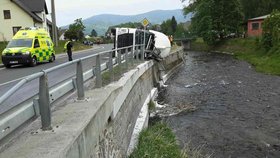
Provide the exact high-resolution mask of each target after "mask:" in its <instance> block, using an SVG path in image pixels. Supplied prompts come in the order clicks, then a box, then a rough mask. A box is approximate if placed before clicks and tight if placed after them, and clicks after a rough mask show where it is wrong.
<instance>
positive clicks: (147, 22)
mask: <svg viewBox="0 0 280 158" xmlns="http://www.w3.org/2000/svg"><path fill="white" fill-rule="evenodd" d="M149 24H150V22H149V20H148V19H147V18H145V19H143V20H142V25H143V26H144V27H146V26H148V25H149Z"/></svg>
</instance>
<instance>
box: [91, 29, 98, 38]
mask: <svg viewBox="0 0 280 158" xmlns="http://www.w3.org/2000/svg"><path fill="white" fill-rule="evenodd" d="M90 35H91V36H92V37H97V32H96V31H95V29H92V31H91V34H90Z"/></svg>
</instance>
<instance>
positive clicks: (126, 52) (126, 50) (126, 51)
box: [124, 48, 128, 71]
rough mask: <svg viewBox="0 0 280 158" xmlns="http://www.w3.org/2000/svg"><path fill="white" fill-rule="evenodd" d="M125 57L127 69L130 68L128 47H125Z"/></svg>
mask: <svg viewBox="0 0 280 158" xmlns="http://www.w3.org/2000/svg"><path fill="white" fill-rule="evenodd" d="M124 59H125V70H126V71H127V70H128V48H126V49H125V54H124Z"/></svg>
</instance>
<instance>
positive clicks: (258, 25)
mask: <svg viewBox="0 0 280 158" xmlns="http://www.w3.org/2000/svg"><path fill="white" fill-rule="evenodd" d="M259 28H260V24H259V23H252V30H258V29H259Z"/></svg>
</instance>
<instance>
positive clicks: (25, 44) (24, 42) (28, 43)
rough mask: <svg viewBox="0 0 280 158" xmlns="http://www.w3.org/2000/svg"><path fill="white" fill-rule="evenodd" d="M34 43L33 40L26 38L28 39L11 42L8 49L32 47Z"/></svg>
mask: <svg viewBox="0 0 280 158" xmlns="http://www.w3.org/2000/svg"><path fill="white" fill-rule="evenodd" d="M32 41H33V39H31V38H26V39H13V40H12V41H10V42H9V44H8V46H7V48H14V47H28V48H30V47H32Z"/></svg>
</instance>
